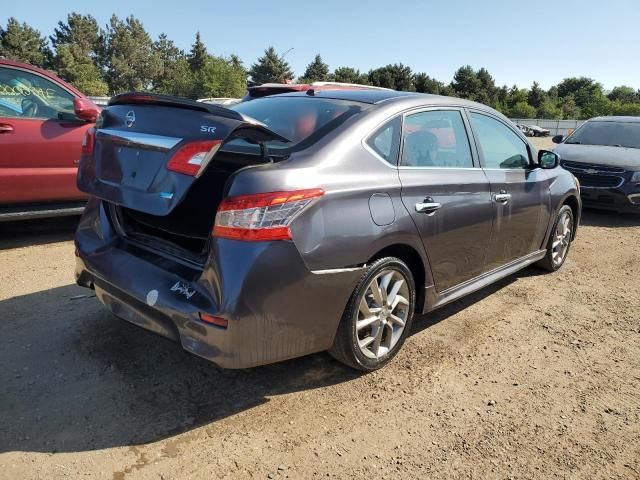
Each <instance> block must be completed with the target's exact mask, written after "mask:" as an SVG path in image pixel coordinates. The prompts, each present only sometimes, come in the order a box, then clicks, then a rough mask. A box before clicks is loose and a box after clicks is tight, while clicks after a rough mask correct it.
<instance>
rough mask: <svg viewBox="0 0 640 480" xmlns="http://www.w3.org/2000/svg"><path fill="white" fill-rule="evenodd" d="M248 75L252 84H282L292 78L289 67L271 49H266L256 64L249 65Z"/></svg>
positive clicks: (273, 49) (274, 50)
mask: <svg viewBox="0 0 640 480" xmlns="http://www.w3.org/2000/svg"><path fill="white" fill-rule="evenodd" d="M249 75H250V76H251V80H252V82H253V83H254V84H261V83H269V82H277V83H284V82H286V81H287V80H291V79H292V78H293V72H292V71H291V67H289V64H288V63H287V62H286V61H285V60H284V58H282V57H281V56H280V55H278V53H277V52H276V49H275V48H273V47H269V48H267V49H266V50H265V51H264V56H262V57H260V58H258V60H257V61H256V63H254V64H253V65H251V68H250V69H249Z"/></svg>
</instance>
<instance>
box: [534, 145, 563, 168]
mask: <svg viewBox="0 0 640 480" xmlns="http://www.w3.org/2000/svg"><path fill="white" fill-rule="evenodd" d="M538 164H539V165H540V168H545V169H548V170H550V169H552V168H556V167H557V166H558V165H560V155H558V154H557V153H554V152H550V151H549V150H540V151H539V152H538Z"/></svg>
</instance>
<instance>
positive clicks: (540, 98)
mask: <svg viewBox="0 0 640 480" xmlns="http://www.w3.org/2000/svg"><path fill="white" fill-rule="evenodd" d="M546 99H547V94H546V92H545V91H544V90H543V89H542V88H540V84H538V82H533V85H532V86H531V90H529V96H528V101H529V105H531V106H532V107H534V108H539V107H540V105H542V103H543V102H544V101H545V100H546ZM544 118H547V117H544Z"/></svg>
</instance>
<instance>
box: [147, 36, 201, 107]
mask: <svg viewBox="0 0 640 480" xmlns="http://www.w3.org/2000/svg"><path fill="white" fill-rule="evenodd" d="M153 51H154V53H155V55H156V57H157V59H158V70H157V72H156V75H155V76H154V77H153V81H152V83H153V90H154V91H157V92H166V93H168V92H167V89H171V87H170V86H169V83H170V82H172V81H177V82H178V83H179V84H182V83H183V82H182V81H179V79H178V78H177V77H176V74H177V75H178V76H180V75H182V74H183V73H184V72H176V70H179V69H178V62H179V61H180V60H185V61H186V57H185V54H184V52H183V51H182V50H181V49H179V48H178V47H177V46H176V44H175V43H174V42H173V40H170V39H169V38H168V37H167V35H166V34H164V33H161V34H160V36H159V37H158V40H157V41H156V42H154V44H153ZM192 81H193V79H191V82H192ZM171 90H173V89H171ZM179 90H181V91H182V87H179ZM172 93H173V92H172ZM174 94H176V93H174ZM187 96H188V90H187Z"/></svg>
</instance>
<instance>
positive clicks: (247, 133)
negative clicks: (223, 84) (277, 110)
mask: <svg viewBox="0 0 640 480" xmlns="http://www.w3.org/2000/svg"><path fill="white" fill-rule="evenodd" d="M112 105H158V106H163V107H172V108H184V109H187V110H196V111H199V112H203V113H208V114H211V115H215V116H216V117H222V118H227V119H229V120H235V121H236V122H239V124H238V125H237V126H236V128H235V131H234V137H242V138H244V139H246V140H248V141H250V142H252V143H258V144H261V143H263V142H266V141H270V140H276V141H279V142H283V143H290V142H291V140H289V139H288V138H286V137H284V136H282V135H280V134H279V133H276V132H274V131H273V130H270V129H269V127H267V126H266V125H265V124H264V123H262V122H260V121H258V120H256V119H255V118H251V117H249V116H247V115H243V114H242V113H240V112H236V111H235V110H230V109H228V108H225V107H222V106H220V105H215V104H210V103H202V102H196V101H195V100H189V99H188V98H182V97H175V96H172V95H158V94H154V93H146V92H128V93H121V94H120V95H116V96H114V97H112V98H111V100H109V103H108V106H112Z"/></svg>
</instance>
